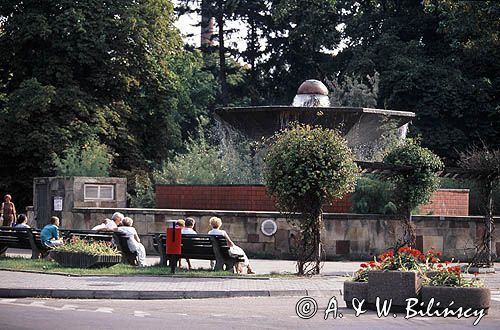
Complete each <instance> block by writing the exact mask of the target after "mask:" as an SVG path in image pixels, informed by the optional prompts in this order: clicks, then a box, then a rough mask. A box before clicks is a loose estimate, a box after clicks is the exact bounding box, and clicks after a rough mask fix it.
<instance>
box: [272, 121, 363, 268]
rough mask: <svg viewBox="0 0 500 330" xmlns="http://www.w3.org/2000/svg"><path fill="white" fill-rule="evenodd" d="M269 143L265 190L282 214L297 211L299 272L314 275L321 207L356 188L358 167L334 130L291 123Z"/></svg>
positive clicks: (344, 142)
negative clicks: (274, 200)
mask: <svg viewBox="0 0 500 330" xmlns="http://www.w3.org/2000/svg"><path fill="white" fill-rule="evenodd" d="M272 141H273V142H272V145H271V146H270V147H269V150H268V152H267V155H266V156H265V159H264V165H265V167H264V181H265V184H266V186H267V190H268V192H269V193H270V194H271V195H272V196H273V197H274V198H275V199H276V206H277V208H278V209H279V210H280V211H281V212H283V213H285V214H291V213H300V215H299V218H300V222H299V227H300V246H299V247H298V248H297V251H296V252H297V258H298V260H297V266H298V271H299V274H307V273H312V274H318V273H319V269H320V267H319V263H320V261H321V235H320V230H321V228H322V226H323V221H322V206H323V205H324V204H325V203H328V202H330V201H332V200H333V199H335V198H340V197H342V196H344V195H345V194H346V193H348V192H351V191H353V190H354V185H355V182H356V176H357V173H358V167H357V165H356V163H355V162H354V160H353V158H352V154H351V150H350V149H349V148H348V147H347V143H346V141H345V140H344V138H342V136H340V134H339V133H338V132H337V131H335V130H331V129H323V128H321V127H311V126H308V125H300V124H295V125H293V126H291V127H290V128H287V129H284V130H282V131H280V132H278V133H276V135H275V136H274V137H273V139H272ZM311 265H312V268H310V267H311Z"/></svg>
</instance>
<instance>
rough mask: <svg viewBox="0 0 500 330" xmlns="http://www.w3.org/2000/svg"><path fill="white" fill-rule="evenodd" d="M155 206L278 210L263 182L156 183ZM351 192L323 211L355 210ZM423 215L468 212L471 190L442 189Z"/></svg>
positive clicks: (343, 211)
mask: <svg viewBox="0 0 500 330" xmlns="http://www.w3.org/2000/svg"><path fill="white" fill-rule="evenodd" d="M155 196H156V197H155V198H156V200H155V205H156V207H157V208H162V209H183V210H233V211H276V207H275V203H274V200H273V199H272V198H271V197H270V196H269V195H268V194H267V192H266V187H265V186H263V185H156V186H155ZM349 198H350V195H346V196H345V197H344V198H342V199H337V200H335V201H334V202H333V203H332V204H331V205H325V206H324V208H323V210H324V212H329V213H350V212H352V208H351V203H350V201H349ZM419 211H420V214H424V215H426V214H432V215H460V216H467V215H469V190H468V189H440V190H438V191H436V192H434V193H433V194H432V197H431V201H430V203H429V204H427V205H422V206H421V207H420V208H419Z"/></svg>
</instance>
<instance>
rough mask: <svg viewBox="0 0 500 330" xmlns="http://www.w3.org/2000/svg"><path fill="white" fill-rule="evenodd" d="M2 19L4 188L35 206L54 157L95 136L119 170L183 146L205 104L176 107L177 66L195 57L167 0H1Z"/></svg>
mask: <svg viewBox="0 0 500 330" xmlns="http://www.w3.org/2000/svg"><path fill="white" fill-rule="evenodd" d="M0 17H4V20H3V21H2V22H1V28H0V44H2V47H1V48H0V95H2V94H3V95H4V97H3V98H2V100H0V154H2V155H7V156H2V162H0V175H1V177H2V185H3V187H2V188H3V189H8V190H10V191H12V192H14V191H15V193H17V194H25V199H24V201H25V202H26V203H29V197H30V192H31V189H30V186H31V179H32V178H33V176H40V175H48V174H51V169H52V163H51V155H52V154H53V153H56V154H61V152H62V151H63V150H65V149H67V148H68V147H69V146H72V145H78V144H81V142H82V141H86V140H87V139H88V138H89V137H90V136H93V135H97V136H99V137H100V140H101V141H102V142H105V143H106V144H107V145H108V146H110V147H111V149H112V151H113V152H114V154H115V162H114V168H115V174H116V173H118V174H124V173H125V174H126V173H129V172H130V171H134V169H137V168H140V167H144V166H145V164H146V163H147V162H146V161H147V160H150V161H153V162H160V161H161V160H163V159H165V158H166V157H168V155H169V153H170V152H171V150H172V149H177V148H180V147H181V146H182V141H181V137H182V134H181V127H182V125H186V126H187V125H188V123H192V122H193V117H195V116H196V115H197V112H198V111H200V109H199V108H197V109H196V110H194V111H189V112H188V111H184V110H186V108H183V107H182V106H181V105H180V104H181V103H182V100H180V98H179V95H186V93H185V92H184V88H185V86H184V85H183V82H185V81H186V79H184V78H183V77H181V76H180V75H179V71H180V70H177V71H176V69H179V66H177V67H176V63H178V62H179V61H184V63H185V64H187V65H191V64H189V63H188V62H189V61H188V60H187V59H186V58H191V59H192V60H193V61H195V60H196V56H194V57H193V56H185V53H184V51H183V48H182V46H183V45H182V40H181V38H180V35H179V33H178V31H177V30H176V29H175V28H174V26H173V21H174V13H173V5H172V3H171V2H170V1H169V0H155V1H153V0H145V1H132V0H125V1H123V0H122V1H117V0H116V1H115V0H112V1H106V2H103V1H97V0H85V1H77V2H75V1H71V0H62V1H43V2H40V1H32V0H28V1H23V2H19V1H14V0H5V1H3V2H2V5H1V6H0ZM184 71H185V70H184ZM184 71H182V72H184ZM183 104H185V105H186V104H188V103H186V102H184V103H183ZM191 129H196V127H192V128H191ZM117 170H118V171H117Z"/></svg>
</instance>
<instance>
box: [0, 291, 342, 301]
mask: <svg viewBox="0 0 500 330" xmlns="http://www.w3.org/2000/svg"><path fill="white" fill-rule="evenodd" d="M311 294H314V295H328V296H333V295H336V294H339V290H327V291H317V290H313V291H311V290H234V291H124V290H67V289H61V290H53V289H8V288H0V298H35V297H40V298H66V299H204V298H235V297H286V296H288V297H293V296H299V297H304V296H308V295H311Z"/></svg>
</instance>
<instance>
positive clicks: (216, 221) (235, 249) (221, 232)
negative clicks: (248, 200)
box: [208, 217, 255, 274]
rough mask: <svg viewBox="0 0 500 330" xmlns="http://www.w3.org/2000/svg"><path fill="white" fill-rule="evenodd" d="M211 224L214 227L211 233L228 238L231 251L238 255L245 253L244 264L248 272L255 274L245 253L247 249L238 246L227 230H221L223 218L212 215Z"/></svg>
mask: <svg viewBox="0 0 500 330" xmlns="http://www.w3.org/2000/svg"><path fill="white" fill-rule="evenodd" d="M209 221H210V226H211V227H212V230H210V231H209V232H208V234H209V235H222V236H224V237H225V238H226V240H227V245H228V246H229V252H230V253H232V254H237V255H243V259H244V261H243V265H244V266H245V267H247V274H255V272H254V271H253V269H252V266H250V261H249V260H248V257H247V255H246V254H245V251H243V249H242V248H240V247H239V246H237V245H236V244H234V243H233V241H231V239H230V238H229V235H228V234H227V233H226V231H225V230H221V229H220V227H221V226H222V220H221V219H220V218H217V217H211V218H210V220H209ZM239 268H240V267H237V270H238V273H240V272H241V271H240V269H239Z"/></svg>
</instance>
